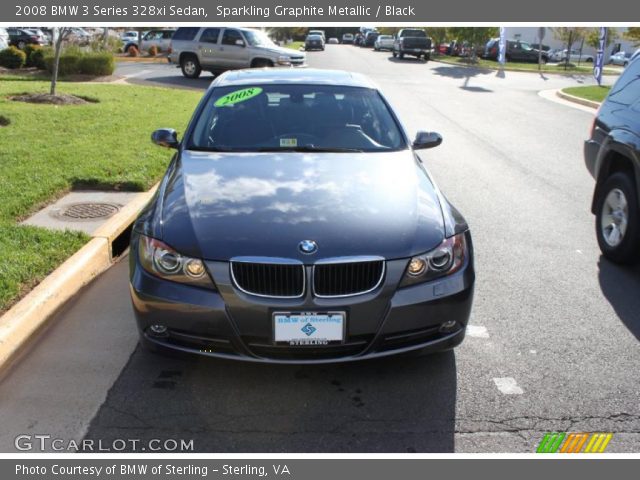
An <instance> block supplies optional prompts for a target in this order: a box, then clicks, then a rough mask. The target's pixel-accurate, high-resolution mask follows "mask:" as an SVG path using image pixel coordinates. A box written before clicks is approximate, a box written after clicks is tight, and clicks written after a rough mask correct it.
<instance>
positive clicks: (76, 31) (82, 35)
mask: <svg viewBox="0 0 640 480" xmlns="http://www.w3.org/2000/svg"><path fill="white" fill-rule="evenodd" d="M66 38H67V41H69V42H72V43H76V44H78V45H89V43H90V42H91V39H92V38H93V36H92V35H91V34H90V33H89V32H87V31H86V30H85V29H84V28H78V27H74V28H72V29H71V31H70V32H69V33H68V35H67V37H66Z"/></svg>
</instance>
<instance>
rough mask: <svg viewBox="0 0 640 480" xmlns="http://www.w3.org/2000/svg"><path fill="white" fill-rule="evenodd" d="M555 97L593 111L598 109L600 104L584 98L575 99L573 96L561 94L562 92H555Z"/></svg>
mask: <svg viewBox="0 0 640 480" xmlns="http://www.w3.org/2000/svg"><path fill="white" fill-rule="evenodd" d="M556 95H557V96H558V97H560V98H562V99H563V100H567V101H569V102H573V103H577V104H579V105H584V106H585V107H591V108H595V109H598V108H600V102H594V101H593V100H587V99H586V98H580V97H576V96H575V95H570V94H568V93H565V92H563V91H562V90H557V91H556Z"/></svg>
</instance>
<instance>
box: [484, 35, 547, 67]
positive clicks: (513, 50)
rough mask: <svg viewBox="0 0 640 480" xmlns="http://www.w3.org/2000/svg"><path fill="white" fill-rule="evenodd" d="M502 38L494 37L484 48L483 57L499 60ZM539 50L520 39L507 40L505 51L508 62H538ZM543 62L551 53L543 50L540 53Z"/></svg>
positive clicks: (545, 61)
mask: <svg viewBox="0 0 640 480" xmlns="http://www.w3.org/2000/svg"><path fill="white" fill-rule="evenodd" d="M499 43H500V39H498V38H493V39H491V40H489V41H488V42H487V44H486V46H485V48H484V55H483V56H482V58H485V59H488V60H498V55H499V52H500V48H499ZM538 55H539V50H536V49H535V48H533V47H532V46H531V45H529V44H528V43H526V42H520V41H518V40H507V51H506V52H505V58H506V60H507V62H533V63H538ZM540 57H541V60H542V63H547V62H548V61H549V54H548V53H547V52H546V51H544V47H543V50H542V55H540Z"/></svg>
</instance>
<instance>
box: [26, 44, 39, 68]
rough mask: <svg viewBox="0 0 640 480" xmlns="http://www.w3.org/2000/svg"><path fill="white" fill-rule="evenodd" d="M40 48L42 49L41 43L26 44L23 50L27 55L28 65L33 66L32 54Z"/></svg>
mask: <svg viewBox="0 0 640 480" xmlns="http://www.w3.org/2000/svg"><path fill="white" fill-rule="evenodd" d="M40 49H42V47H41V46H40V45H32V44H27V45H25V47H24V49H23V50H22V51H23V52H24V54H25V55H26V56H27V59H26V63H25V65H26V66H27V67H33V65H31V54H32V53H33V52H35V51H36V50H40Z"/></svg>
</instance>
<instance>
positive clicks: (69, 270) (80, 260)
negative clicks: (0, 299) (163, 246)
mask: <svg viewBox="0 0 640 480" xmlns="http://www.w3.org/2000/svg"><path fill="white" fill-rule="evenodd" d="M157 188H158V185H157V184H156V185H155V186H154V187H153V188H152V189H151V190H149V191H148V192H144V193H141V194H140V195H138V196H137V197H136V198H134V199H133V200H132V201H131V202H129V203H128V204H127V205H126V206H125V207H123V208H122V209H121V210H120V212H118V213H117V214H116V215H114V216H113V217H112V218H111V219H109V220H108V221H107V222H106V223H105V224H104V225H102V226H101V227H100V228H99V229H98V230H97V231H96V233H95V234H94V235H93V238H92V239H91V240H90V241H89V243H87V244H86V245H85V246H84V247H82V248H81V249H80V250H78V251H77V252H76V253H75V254H74V255H72V256H71V257H70V258H69V259H67V260H66V261H65V262H64V263H63V264H62V265H60V266H59V267H58V268H57V269H56V270H54V271H53V272H52V273H51V274H49V275H48V276H47V277H46V278H45V279H44V280H42V282H40V283H39V284H38V285H37V286H36V287H35V288H34V289H33V290H31V292H29V293H28V294H27V295H26V296H25V297H24V298H22V300H20V301H19V302H18V303H16V304H15V305H14V306H13V307H11V308H10V309H9V310H8V311H7V312H6V313H5V314H4V315H2V316H1V317H0V376H1V375H2V374H4V373H5V371H6V370H7V369H8V368H9V367H10V366H11V365H12V364H13V363H15V361H16V360H18V358H19V357H20V355H21V354H22V353H23V352H24V351H25V350H26V347H27V345H28V343H29V341H30V340H32V339H34V338H35V337H36V335H37V334H38V332H40V331H41V330H42V329H43V328H44V327H45V326H46V324H47V321H48V320H49V319H50V318H51V317H52V316H53V314H54V313H55V312H57V311H58V310H59V309H60V307H62V306H63V305H64V304H65V303H66V302H67V301H68V300H69V299H71V298H72V297H73V296H74V295H76V294H77V293H78V292H79V291H80V289H82V288H83V287H84V286H86V285H88V284H89V283H90V282H91V281H92V280H93V279H94V278H95V277H97V276H98V275H100V274H101V273H102V272H104V271H105V270H107V269H108V268H109V267H110V266H111V265H112V264H113V258H112V245H113V241H114V240H115V239H116V238H117V237H118V236H119V235H120V234H122V233H123V232H124V231H126V229H127V228H129V226H130V225H131V224H132V223H133V221H134V220H135V218H136V216H137V215H138V212H139V211H140V209H142V207H144V206H145V205H146V204H147V202H148V201H149V200H150V199H151V197H152V196H153V195H154V193H155V191H156V189H157Z"/></svg>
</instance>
